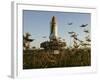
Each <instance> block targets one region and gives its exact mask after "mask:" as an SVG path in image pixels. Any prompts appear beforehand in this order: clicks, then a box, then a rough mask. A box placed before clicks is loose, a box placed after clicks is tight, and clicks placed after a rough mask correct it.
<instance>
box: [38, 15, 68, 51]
mask: <svg viewBox="0 0 100 80" xmlns="http://www.w3.org/2000/svg"><path fill="white" fill-rule="evenodd" d="M49 39H50V40H49V41H44V42H42V43H41V44H40V47H41V48H44V49H45V50H60V49H63V48H64V47H66V42H64V41H62V40H61V39H59V37H58V32H57V21H56V18H55V16H53V17H52V20H51V26H50V36H49Z"/></svg>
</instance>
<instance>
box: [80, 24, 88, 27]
mask: <svg viewBox="0 0 100 80" xmlns="http://www.w3.org/2000/svg"><path fill="white" fill-rule="evenodd" d="M87 25H88V24H82V25H81V26H80V27H86V26H87Z"/></svg>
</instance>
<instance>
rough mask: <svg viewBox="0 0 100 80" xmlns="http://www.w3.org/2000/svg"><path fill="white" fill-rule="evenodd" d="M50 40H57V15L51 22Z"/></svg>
mask: <svg viewBox="0 0 100 80" xmlns="http://www.w3.org/2000/svg"><path fill="white" fill-rule="evenodd" d="M49 38H50V40H57V38H58V31H57V21H56V17H55V16H53V17H52V20H51V23H50V36H49Z"/></svg>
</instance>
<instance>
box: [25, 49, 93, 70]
mask: <svg viewBox="0 0 100 80" xmlns="http://www.w3.org/2000/svg"><path fill="white" fill-rule="evenodd" d="M59 52H60V53H59V54H53V52H52V51H45V50H27V51H23V53H24V54H23V69H38V68H55V67H56V68H58V67H78V66H79V67H80V66H91V54H90V53H91V50H90V49H89V48H85V49H64V50H60V51H59Z"/></svg>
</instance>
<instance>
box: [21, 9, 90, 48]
mask: <svg viewBox="0 0 100 80" xmlns="http://www.w3.org/2000/svg"><path fill="white" fill-rule="evenodd" d="M52 16H55V17H56V20H57V25H58V35H59V37H61V38H62V39H65V40H66V43H67V45H69V44H70V35H69V34H68V32H70V31H75V32H77V33H78V34H79V35H78V38H79V39H84V36H85V33H84V32H83V31H84V28H81V27H80V26H81V25H82V24H88V26H87V28H88V29H89V30H90V27H91V15H90V14H89V13H74V12H54V11H34V10H23V30H24V31H23V32H24V33H26V32H29V33H30V34H31V35H32V36H31V37H30V38H32V39H35V41H33V42H32V44H31V46H36V47H38V48H39V46H40V43H41V42H43V41H46V40H49V35H50V22H51V19H52ZM70 22H72V23H73V24H72V25H68V23H70ZM43 36H47V38H43Z"/></svg>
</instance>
